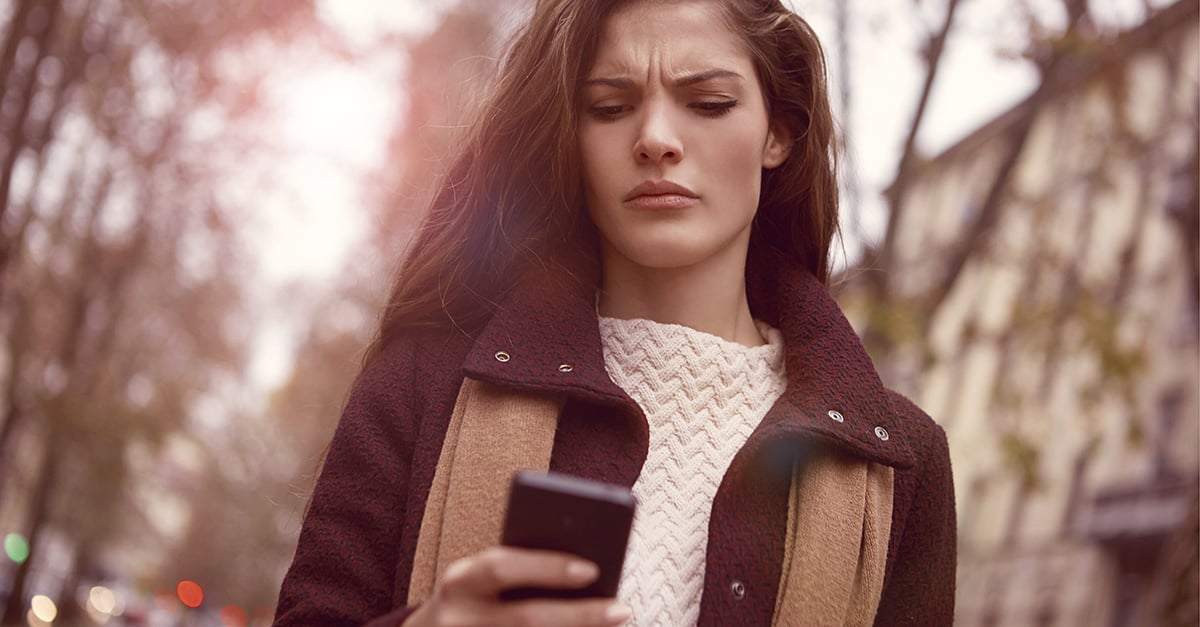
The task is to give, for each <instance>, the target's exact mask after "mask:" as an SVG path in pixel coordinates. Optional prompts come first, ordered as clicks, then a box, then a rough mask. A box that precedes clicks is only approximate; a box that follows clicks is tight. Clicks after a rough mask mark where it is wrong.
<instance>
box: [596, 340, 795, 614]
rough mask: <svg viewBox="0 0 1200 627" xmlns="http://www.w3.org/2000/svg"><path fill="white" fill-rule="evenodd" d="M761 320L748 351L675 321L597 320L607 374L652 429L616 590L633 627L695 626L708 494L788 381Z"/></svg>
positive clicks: (779, 350) (779, 343)
mask: <svg viewBox="0 0 1200 627" xmlns="http://www.w3.org/2000/svg"><path fill="white" fill-rule="evenodd" d="M757 324H758V328H759V332H760V333H762V335H763V337H764V338H765V339H766V340H767V344H764V345H762V346H757V347H750V346H745V345H743V344H738V343H736V342H729V341H726V340H724V339H722V338H720V337H717V336H715V335H710V334H708V333H703V332H700V331H696V330H694V329H691V328H688V327H685V326H680V325H676V324H662V323H658V322H652V321H649V320H619V319H615V318H604V317H601V318H600V336H601V340H602V342H603V348H604V366H605V369H606V370H607V371H608V374H609V376H610V377H611V378H612V380H613V382H614V383H616V384H617V385H618V386H620V387H621V388H623V389H624V390H625V391H626V392H627V393H628V394H629V396H630V397H632V398H633V399H634V400H635V401H637V403H638V405H640V406H641V408H642V410H643V411H644V412H645V414H646V420H647V422H648V423H649V426H650V447H649V454H648V455H647V457H646V463H645V465H643V466H642V472H641V474H640V475H639V476H638V478H637V481H636V482H635V483H634V484H633V493H634V496H636V497H637V500H638V509H637V513H636V516H635V518H634V523H633V532H632V534H631V536H630V543H629V551H628V554H627V557H626V562H625V568H624V570H623V572H622V577H621V586H620V591H619V592H618V596H619V598H620V599H622V600H623V601H624V602H626V603H628V604H629V605H630V606H631V607H632V608H633V612H634V617H633V619H632V620H631V621H630V624H637V625H643V626H645V625H694V624H696V621H697V618H698V616H699V613H700V596H701V593H702V592H703V589H704V563H705V547H706V546H707V541H708V522H709V515H710V513H711V511H712V503H713V496H714V495H715V494H716V492H717V486H719V485H720V483H721V478H722V477H723V476H724V474H725V471H726V469H727V468H728V467H729V463H730V461H731V460H732V459H733V456H734V455H735V454H736V453H737V452H738V450H739V449H741V447H742V445H743V444H745V442H746V439H747V438H748V437H750V434H751V432H753V431H754V428H755V427H757V426H758V423H759V422H760V421H761V420H762V418H763V416H764V415H765V414H766V413H767V410H769V409H770V408H771V406H772V405H773V404H774V403H775V400H776V399H778V398H779V396H780V395H781V394H782V393H783V390H784V387H785V385H786V377H785V373H784V360H783V337H782V335H781V334H780V332H779V331H778V330H776V329H773V328H771V327H770V326H768V325H766V324H764V323H757Z"/></svg>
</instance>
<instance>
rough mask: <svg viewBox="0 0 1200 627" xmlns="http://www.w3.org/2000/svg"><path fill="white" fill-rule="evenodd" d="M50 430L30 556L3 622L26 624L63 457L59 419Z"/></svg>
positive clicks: (10, 596)
mask: <svg viewBox="0 0 1200 627" xmlns="http://www.w3.org/2000/svg"><path fill="white" fill-rule="evenodd" d="M47 422H48V423H49V430H50V431H49V433H48V435H47V438H46V447H45V450H44V451H43V456H42V463H41V464H40V466H39V468H38V475H37V476H38V482H37V486H36V487H35V488H34V492H33V507H32V508H31V511H30V516H29V522H28V524H27V528H28V529H29V557H27V558H26V559H25V561H24V562H21V563H20V564H19V565H18V566H17V572H16V574H15V575H14V576H13V582H12V587H11V588H10V589H9V594H8V599H7V600H6V601H5V603H4V613H3V615H0V625H24V624H25V622H26V621H25V612H26V610H27V609H28V608H27V607H26V606H27V601H26V598H27V595H26V591H25V587H26V585H27V583H28V579H29V570H30V568H31V567H32V565H33V562H34V560H35V559H36V557H37V555H38V548H39V545H40V544H41V539H42V532H43V531H44V530H45V527H46V521H47V520H48V519H49V514H50V499H51V497H52V496H53V495H54V492H55V488H56V486H55V484H56V483H57V481H58V473H59V468H60V466H61V464H62V460H63V457H62V455H61V454H60V451H59V444H60V443H61V442H60V441H61V439H62V436H61V433H60V431H61V429H60V428H59V427H58V426H57V422H58V421H57V420H49V421H47Z"/></svg>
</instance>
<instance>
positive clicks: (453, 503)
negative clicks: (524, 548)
mask: <svg viewBox="0 0 1200 627" xmlns="http://www.w3.org/2000/svg"><path fill="white" fill-rule="evenodd" d="M562 404H563V399H562V398H561V397H550V396H544V397H543V396H532V395H529V394H525V393H518V392H513V391H509V390H506V389H505V388H502V387H499V386H495V385H491V384H488V383H484V382H481V381H475V380H473V379H466V380H464V381H463V384H462V387H461V388H460V389H459V393H458V400H457V402H456V403H455V405H454V413H453V414H451V417H450V426H449V428H448V429H447V430H446V439H445V442H444V443H443V444H442V453H441V457H440V458H439V459H438V465H437V470H436V471H435V473H434V476H433V485H432V487H431V488H430V491H429V500H428V501H426V503H425V517H424V518H423V519H422V521H421V533H420V535H419V537H418V538H417V551H416V556H415V558H414V560H413V570H412V575H411V579H410V581H409V588H408V604H409V605H416V604H418V603H421V602H423V601H425V600H426V599H428V598H429V597H430V595H431V594H432V593H433V587H434V584H435V582H436V581H437V579H438V577H440V576H441V574H442V573H443V572H444V571H445V570H446V567H447V566H449V565H450V564H451V563H452V562H454V561H455V560H457V559H460V558H463V557H466V556H468V555H472V554H474V553H477V552H479V551H481V550H483V549H485V548H487V547H489V546H493V545H495V544H498V543H499V541H500V530H501V525H502V524H503V520H504V509H505V504H506V503H507V495H508V487H509V483H510V482H511V481H512V476H513V474H514V473H515V472H516V471H518V470H522V469H535V470H546V469H547V468H549V466H550V450H551V448H552V446H553V445H554V430H555V428H556V426H557V423H558V414H559V411H560V410H561V409H562ZM891 522H892V469H891V468H888V467H887V466H883V465H881V464H876V463H871V462H863V461H857V460H852V459H849V458H845V457H840V456H834V455H821V456H818V457H816V458H814V459H812V460H810V461H809V462H808V464H807V465H805V466H804V468H803V471H801V469H800V467H799V466H797V467H796V468H795V469H794V470H793V475H792V488H791V492H790V495H789V496H788V527H787V539H786V542H785V545H784V546H785V549H784V555H783V572H782V576H781V578H780V581H779V592H778V595H777V596H776V602H775V618H774V620H773V621H772V623H773V624H774V625H830V626H833V625H856V626H857V625H870V624H872V623H873V622H874V620H875V611H876V609H877V608H878V606H879V598H880V594H881V593H882V590H883V573H884V566H885V564H886V563H887V545H888V536H889V534H890V532H891Z"/></svg>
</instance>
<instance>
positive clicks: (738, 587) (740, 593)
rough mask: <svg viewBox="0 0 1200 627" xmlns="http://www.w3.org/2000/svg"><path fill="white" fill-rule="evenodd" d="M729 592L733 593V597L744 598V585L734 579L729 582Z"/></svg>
mask: <svg viewBox="0 0 1200 627" xmlns="http://www.w3.org/2000/svg"><path fill="white" fill-rule="evenodd" d="M729 592H731V593H732V594H733V598H735V599H737V600H739V601H741V600H742V599H744V598H746V585H745V584H743V583H742V582H740V581H738V580H737V579H734V580H733V583H731V584H729Z"/></svg>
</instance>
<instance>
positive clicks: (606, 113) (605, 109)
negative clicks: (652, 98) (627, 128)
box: [588, 104, 633, 122]
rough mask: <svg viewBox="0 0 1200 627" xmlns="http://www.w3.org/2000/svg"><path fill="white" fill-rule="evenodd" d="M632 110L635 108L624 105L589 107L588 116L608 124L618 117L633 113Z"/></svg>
mask: <svg viewBox="0 0 1200 627" xmlns="http://www.w3.org/2000/svg"><path fill="white" fill-rule="evenodd" d="M632 109H633V107H631V106H629V105H623V104H620V105H593V106H591V107H588V115H590V116H592V117H593V118H595V119H597V120H599V121H601V122H608V121H610V120H615V119H617V117H619V116H620V115H621V114H622V113H625V112H627V111H631V110H632Z"/></svg>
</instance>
